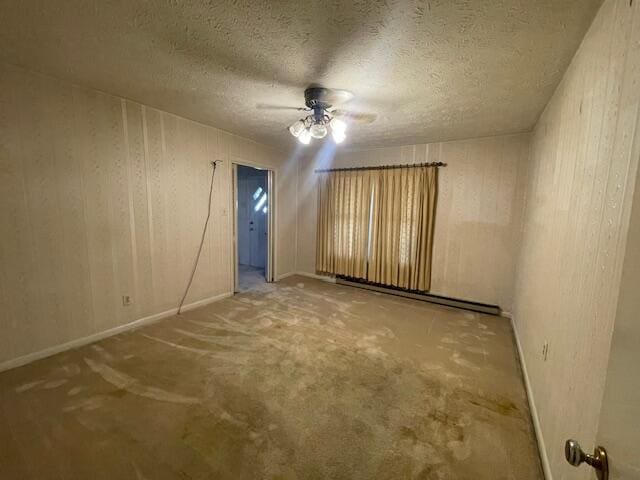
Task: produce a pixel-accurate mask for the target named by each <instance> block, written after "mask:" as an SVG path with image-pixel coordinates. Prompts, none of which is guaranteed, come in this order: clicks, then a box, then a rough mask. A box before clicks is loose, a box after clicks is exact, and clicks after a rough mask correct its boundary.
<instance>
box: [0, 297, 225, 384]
mask: <svg viewBox="0 0 640 480" xmlns="http://www.w3.org/2000/svg"><path fill="white" fill-rule="evenodd" d="M232 295H233V293H222V294H220V295H215V296H213V297H209V298H205V299H203V300H198V301H197V302H193V303H190V304H189V305H184V306H183V307H182V311H183V312H185V311H187V310H193V309H194V308H198V307H202V306H204V305H208V304H209V303H213V302H216V301H218V300H222V299H223V298H227V297H230V296H232ZM177 313H178V309H177V308H172V309H171V310H166V311H164V312H160V313H156V314H154V315H150V316H148V317H143V318H139V319H137V320H134V321H133V322H129V323H126V324H124V325H119V326H117V327H114V328H110V329H109V330H104V331H102V332H98V333H94V334H92V335H89V336H87V337H82V338H76V339H75V340H71V341H70V342H65V343H62V344H60V345H55V346H53V347H49V348H45V349H44V350H40V351H39V352H34V353H29V354H27V355H23V356H21V357H18V358H14V359H11V360H7V361H5V362H2V363H0V372H4V371H5V370H11V369H12V368H17V367H21V366H22V365H26V364H28V363H31V362H35V361H36V360H40V359H42V358H46V357H50V356H52V355H55V354H57V353H61V352H64V351H66V350H71V349H72V348H78V347H82V346H84V345H87V344H89V343H93V342H97V341H98V340H102V339H103V338H107V337H111V336H113V335H117V334H118V333H122V332H126V331H127V330H132V329H134V328H138V327H142V326H143V325H147V324H149V323H153V322H157V321H158V320H161V319H163V318H167V317H171V316H172V315H175V314H177Z"/></svg>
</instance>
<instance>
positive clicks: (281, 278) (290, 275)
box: [275, 272, 297, 282]
mask: <svg viewBox="0 0 640 480" xmlns="http://www.w3.org/2000/svg"><path fill="white" fill-rule="evenodd" d="M294 275H297V273H296V272H288V273H283V274H282V275H278V276H277V277H276V279H275V280H276V282H279V281H280V280H284V279H285V278H287V277H292V276H294Z"/></svg>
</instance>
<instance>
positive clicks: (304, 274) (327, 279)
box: [276, 272, 336, 283]
mask: <svg viewBox="0 0 640 480" xmlns="http://www.w3.org/2000/svg"><path fill="white" fill-rule="evenodd" d="M294 275H300V276H301V277H307V278H315V279H316V280H322V281H323V282H328V283H336V279H335V277H330V276H329V275H318V274H317V273H310V272H289V273H283V274H282V275H278V277H277V278H276V281H280V280H282V279H284V278H287V277H292V276H294Z"/></svg>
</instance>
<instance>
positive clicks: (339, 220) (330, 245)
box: [316, 170, 375, 278]
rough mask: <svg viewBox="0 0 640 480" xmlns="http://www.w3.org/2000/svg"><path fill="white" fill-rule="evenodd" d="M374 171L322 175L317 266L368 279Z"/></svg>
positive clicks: (322, 269)
mask: <svg viewBox="0 0 640 480" xmlns="http://www.w3.org/2000/svg"><path fill="white" fill-rule="evenodd" d="M373 173H375V172H372V171H368V170H366V171H363V170H352V171H334V172H325V173H321V174H320V179H319V185H318V205H319V208H318V232H317V248H316V269H317V270H318V271H320V272H324V273H332V274H336V275H345V276H348V277H356V278H365V276H366V271H367V243H368V237H369V235H368V229H369V213H370V204H371V188H372V185H373V178H374V175H373Z"/></svg>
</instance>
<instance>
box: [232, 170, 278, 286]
mask: <svg viewBox="0 0 640 480" xmlns="http://www.w3.org/2000/svg"><path fill="white" fill-rule="evenodd" d="M231 166H232V169H233V170H232V172H231V201H232V206H233V220H232V221H233V228H232V232H233V255H232V261H233V268H232V271H233V292H234V293H236V292H238V290H239V275H238V166H243V167H250V168H255V169H257V170H266V172H267V195H268V197H267V198H268V200H267V207H268V208H267V259H266V260H267V261H266V265H265V269H264V274H265V275H264V276H265V281H266V282H267V283H271V282H273V281H274V278H275V272H274V270H275V268H274V267H275V262H274V259H275V256H274V252H275V235H274V232H275V218H276V191H275V184H276V183H275V176H276V170H275V169H274V168H273V167H271V166H268V165H264V164H260V163H255V162H249V161H247V160H245V159H243V158H239V157H233V158H231Z"/></svg>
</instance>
